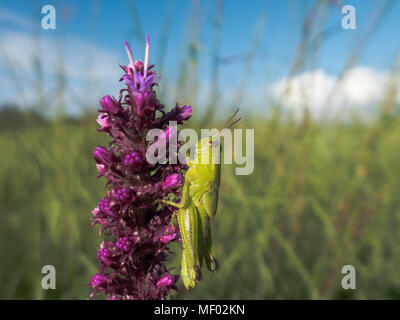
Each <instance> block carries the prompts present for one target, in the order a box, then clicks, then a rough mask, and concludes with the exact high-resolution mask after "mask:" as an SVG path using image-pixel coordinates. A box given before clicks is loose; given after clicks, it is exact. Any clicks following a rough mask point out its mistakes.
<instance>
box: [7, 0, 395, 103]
mask: <svg viewBox="0 0 400 320" xmlns="http://www.w3.org/2000/svg"><path fill="white" fill-rule="evenodd" d="M339 2H340V1H339ZM129 3H130V2H129V1H122V0H121V1H111V0H103V1H78V0H69V1H61V0H57V1H49V0H47V1H24V0H19V1H8V0H0V34H3V35H4V34H11V33H12V32H18V33H19V34H26V35H27V36H33V35H34V34H35V32H36V33H37V32H39V33H40V36H41V37H42V39H55V38H60V37H61V38H65V39H70V46H71V47H74V41H77V43H78V40H79V41H80V42H82V43H87V44H90V46H92V47H93V48H95V49H94V50H95V51H96V52H107V56H108V57H113V58H110V59H104V61H107V62H109V63H110V64H113V63H114V65H117V63H118V62H121V63H127V58H126V56H125V52H124V49H123V46H122V42H123V40H128V41H129V42H130V43H131V46H132V48H133V51H134V56H135V57H136V58H142V57H143V52H144V50H143V45H144V39H143V38H144V33H147V34H149V35H150V39H151V62H153V63H156V62H158V60H159V51H160V36H161V34H162V32H163V30H164V29H165V23H164V21H165V19H166V17H167V16H168V12H171V16H170V17H171V21H172V23H171V25H170V30H169V35H168V41H167V46H166V55H165V58H164V61H165V68H164V69H163V72H164V76H167V77H168V78H170V79H172V78H174V77H176V76H177V74H176V70H177V66H178V65H179V61H180V59H181V58H182V56H184V52H182V48H184V45H183V44H184V43H185V41H186V40H187V39H188V37H189V36H190V29H189V27H188V26H189V25H190V23H191V22H193V21H195V20H196V18H195V17H194V16H193V14H191V13H192V12H193V6H196V5H197V6H198V8H199V10H197V11H196V12H197V15H198V17H199V23H198V39H199V43H200V51H199V77H200V79H201V83H204V84H205V85H207V82H208V80H209V78H210V73H209V70H210V61H211V50H212V43H213V36H214V27H213V23H212V22H213V17H214V14H215V7H216V2H215V0H203V1H199V2H198V3H197V2H196V1H187V0H175V1H173V0H165V1H164V0H154V1H144V0H139V1H135V2H134V6H135V8H136V12H137V17H138V19H137V20H134V16H133V15H132V12H131V6H130V4H129ZM196 3H197V4H196ZM341 3H342V5H344V4H351V5H354V6H355V8H356V14H357V29H356V30H344V29H342V28H341V19H342V17H343V15H342V14H341V13H340V7H341V5H338V6H336V7H335V6H333V5H332V6H329V7H328V10H327V14H326V19H325V21H324V22H323V23H322V24H320V25H312V27H311V33H312V34H314V35H315V34H317V33H318V32H320V31H321V30H322V29H324V28H329V29H330V30H333V35H332V36H331V37H329V38H327V39H325V40H324V41H323V44H322V46H321V51H320V52H319V54H318V59H317V60H315V62H314V63H310V64H309V65H307V66H306V67H305V68H303V69H301V70H300V71H301V72H307V71H310V70H313V69H321V70H323V71H324V72H325V73H326V74H327V75H330V76H337V75H338V74H339V73H340V71H341V70H342V69H343V67H344V65H345V62H346V61H347V60H346V59H347V57H348V56H349V53H350V52H351V51H352V50H353V49H354V47H355V46H356V45H357V44H359V43H360V41H361V39H363V36H364V35H365V33H366V32H367V31H368V28H370V24H371V21H373V17H374V14H376V12H377V10H378V8H380V7H381V6H382V4H383V3H384V1H374V0H356V1H342V2H341ZM46 4H53V5H54V6H55V8H56V10H57V29H56V30H47V31H45V30H41V29H40V28H37V27H36V25H40V20H41V17H42V15H41V13H40V10H41V7H42V6H43V5H46ZM313 4H314V1H301V0H298V1H293V0H291V1H275V0H270V1H262V0H252V1H247V2H244V1H240V0H225V1H224V6H223V15H222V32H221V47H220V54H219V56H220V57H221V58H223V59H225V58H229V57H239V58H238V59H236V60H233V61H235V62H232V63H230V64H221V65H220V67H219V71H220V79H219V83H220V88H221V90H225V89H227V90H228V88H232V87H237V86H240V84H241V81H242V78H243V77H248V80H247V81H248V82H249V83H248V87H253V88H254V87H255V86H257V85H260V83H263V84H268V83H273V82H274V81H278V80H279V79H281V78H284V77H286V76H287V75H288V72H289V68H290V65H291V63H292V61H293V59H294V56H295V53H296V51H297V50H298V48H299V44H300V40H301V34H302V24H303V20H304V17H305V16H306V15H307V13H308V12H309V10H310V9H311V8H312V6H313ZM263 15H265V17H266V24H265V29H263V33H262V37H261V39H260V44H259V47H258V50H257V53H256V55H255V58H254V63H253V66H252V69H251V70H249V73H250V74H248V75H246V70H245V67H246V66H247V64H246V60H245V59H241V58H240V57H246V55H247V54H248V53H249V52H250V50H251V44H252V38H253V34H254V29H255V27H256V25H257V21H259V20H260V19H261V17H262V16H263ZM7 17H8V18H7ZM10 17H12V19H11V18H10ZM14 17H18V19H14ZM13 19H14V20H13ZM24 20H26V21H28V22H29V23H26V24H24V23H22V22H23V21H24ZM377 26H378V27H377V28H375V29H373V33H372V36H371V37H369V38H368V39H369V40H368V41H367V42H366V45H365V47H364V48H363V50H362V54H361V55H360V57H359V59H358V60H357V62H356V66H362V67H368V68H371V69H373V70H378V71H388V70H390V69H391V68H392V66H393V62H394V59H395V56H396V54H398V51H399V49H400V40H399V38H398V36H397V34H398V30H400V3H399V1H394V5H393V6H391V8H390V12H388V13H387V14H386V15H385V16H384V19H383V20H382V21H380V23H379V24H378V25H377ZM140 34H143V37H140ZM1 40H2V39H1V38H0V41H1ZM3 41H4V39H3ZM0 45H1V42H0ZM2 45H3V46H4V45H5V46H7V43H3V44H2ZM76 48H77V50H78V51H79V49H78V48H79V46H78V45H77V46H76ZM96 52H95V53H94V54H96ZM47 54H49V53H47ZM54 54H55V53H54ZM69 54H72V55H81V54H83V52H74V50H73V49H71V50H70V51H67V53H66V55H69ZM92 54H93V53H92ZM0 59H1V56H0ZM93 61H94V60H93ZM93 63H94V62H93ZM114 67H115V66H114ZM114 67H113V68H114ZM5 68H6V67H4V65H3V67H2V66H1V64H0V76H1V72H3V73H4V72H5V71H6V70H5ZM115 68H116V69H115V70H118V69H117V67H115ZM162 76H163V74H162ZM113 90H115V88H114V89H113ZM2 91H4V90H2ZM2 91H1V86H0V94H2ZM255 91H256V90H255ZM0 100H1V99H0Z"/></svg>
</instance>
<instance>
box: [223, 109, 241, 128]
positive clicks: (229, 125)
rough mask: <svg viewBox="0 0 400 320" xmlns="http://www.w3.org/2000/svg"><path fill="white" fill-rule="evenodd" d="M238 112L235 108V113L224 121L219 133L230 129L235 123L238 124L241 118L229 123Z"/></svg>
mask: <svg viewBox="0 0 400 320" xmlns="http://www.w3.org/2000/svg"><path fill="white" fill-rule="evenodd" d="M238 112H239V108H237V109H236V111H235V112H234V113H233V114H232V115H231V116H230V117H229V119H228V120H226V121H225V123H224V124H223V126H222V128H220V129H219V130H220V131H221V130H222V129H225V128H227V129H229V128H230V127H232V126H234V125H235V124H236V123H238V122H239V121H240V120H241V119H242V118H239V119H236V120H235V121H233V122H231V121H232V120H233V119H234V118H235V116H236V115H237V114H238ZM230 122H231V123H230ZM229 123H230V124H229Z"/></svg>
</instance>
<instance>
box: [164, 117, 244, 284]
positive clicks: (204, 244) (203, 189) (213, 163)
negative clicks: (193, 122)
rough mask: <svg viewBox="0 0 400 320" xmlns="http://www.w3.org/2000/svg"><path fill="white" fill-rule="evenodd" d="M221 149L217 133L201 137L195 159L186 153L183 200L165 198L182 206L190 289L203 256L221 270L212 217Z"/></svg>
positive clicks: (180, 218)
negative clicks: (214, 243) (212, 231)
mask: <svg viewBox="0 0 400 320" xmlns="http://www.w3.org/2000/svg"><path fill="white" fill-rule="evenodd" d="M238 111H239V109H237V110H236V112H235V113H234V114H233V115H232V116H231V117H230V118H229V119H228V120H227V121H226V122H225V124H224V126H223V127H224V128H230V127H231V126H233V125H234V124H236V123H237V122H238V121H239V120H240V118H239V119H237V120H235V121H233V122H232V123H231V124H230V125H229V126H227V124H228V123H229V122H230V121H231V120H232V119H233V118H234V117H235V115H236V114H237V113H238ZM221 150H222V148H221V145H220V143H219V141H218V139H217V137H215V136H210V137H207V138H203V139H201V140H200V141H199V142H198V143H197V144H196V146H195V157H194V159H193V160H190V159H189V157H188V156H187V157H186V162H187V165H188V167H189V169H188V170H187V172H186V175H185V181H184V184H183V188H182V198H181V202H180V203H175V202H172V201H168V200H162V202H163V203H165V204H168V205H171V206H173V207H176V208H178V209H179V210H178V211H177V212H175V214H174V216H175V215H177V220H178V224H179V229H180V233H181V238H182V245H183V250H182V262H181V278H182V281H183V284H184V286H185V287H186V289H189V287H192V288H194V287H195V286H196V284H197V283H198V282H199V280H200V279H201V266H202V263H203V259H204V260H205V262H206V265H207V268H208V269H209V270H210V271H212V272H216V271H217V270H218V262H217V259H216V258H215V251H214V248H213V243H212V235H211V223H210V222H211V221H210V219H211V218H212V217H214V216H215V214H216V212H217V206H218V188H219V185H220V179H221V164H220V161H217V157H220V155H221ZM203 159H204V160H208V161H203ZM205 162H206V164H205Z"/></svg>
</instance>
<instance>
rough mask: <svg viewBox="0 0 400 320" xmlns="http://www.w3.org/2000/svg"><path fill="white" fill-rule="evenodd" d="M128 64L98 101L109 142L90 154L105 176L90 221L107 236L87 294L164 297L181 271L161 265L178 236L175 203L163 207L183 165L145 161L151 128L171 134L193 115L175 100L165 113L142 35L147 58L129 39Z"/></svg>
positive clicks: (176, 189) (178, 183)
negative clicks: (114, 88) (111, 91)
mask: <svg viewBox="0 0 400 320" xmlns="http://www.w3.org/2000/svg"><path fill="white" fill-rule="evenodd" d="M124 44H125V49H126V52H127V55H128V59H129V64H128V66H121V68H122V69H123V71H124V72H125V73H124V75H123V76H122V77H121V79H120V81H123V82H124V83H125V85H126V87H125V88H124V89H122V90H121V91H120V95H119V98H118V99H115V98H114V97H111V96H109V95H106V96H104V97H103V98H101V99H100V105H101V109H100V110H99V116H98V118H97V122H98V124H99V126H100V128H99V129H98V131H100V132H105V133H106V134H108V135H109V136H110V138H111V141H110V143H109V146H108V147H103V146H98V147H97V148H95V149H94V151H93V155H94V160H95V162H96V167H97V170H98V177H105V178H106V180H107V183H106V190H107V191H106V195H105V197H104V198H103V199H101V200H100V202H99V204H98V206H97V207H96V208H95V209H93V211H92V213H93V216H92V219H93V224H99V225H100V234H101V235H102V236H103V237H104V241H103V242H102V243H101V245H100V247H99V249H98V253H97V259H98V261H99V270H98V272H97V273H96V274H95V275H93V277H92V280H91V283H90V284H91V287H92V292H91V294H90V297H91V298H92V297H93V296H94V295H95V294H96V293H97V292H103V293H104V294H105V295H106V296H107V297H108V299H166V298H167V297H168V296H169V295H170V294H171V293H172V292H173V290H176V285H175V284H176V281H177V279H178V276H176V275H172V274H171V273H170V270H168V268H167V266H166V261H167V257H168V255H169V254H170V253H171V252H170V250H169V249H168V244H169V243H170V242H171V241H179V240H180V237H179V233H178V230H177V229H176V228H175V227H173V226H172V225H171V217H172V214H173V212H174V209H173V208H170V207H168V206H164V205H160V201H159V200H161V199H162V198H164V197H166V196H168V195H169V194H171V193H172V194H174V195H175V197H176V198H177V199H179V198H180V188H179V187H180V186H181V185H182V182H183V170H184V169H185V165H183V164H179V163H178V164H169V163H167V164H158V163H156V164H149V163H148V162H147V161H146V151H147V148H148V147H149V146H150V144H149V142H148V141H146V139H145V138H146V134H147V132H148V131H149V130H151V129H155V128H158V129H161V130H164V131H165V132H169V130H170V129H169V128H168V122H169V121H176V122H177V123H179V124H183V122H184V121H186V120H188V119H189V118H190V116H191V112H192V109H191V107H190V106H187V105H185V106H178V105H177V106H176V107H175V108H173V109H172V110H171V111H169V112H166V111H165V106H164V105H163V104H161V103H160V101H159V100H158V99H157V95H156V92H155V91H154V87H155V86H156V85H157V83H156V81H157V79H158V78H159V77H157V75H156V72H155V71H153V70H152V69H153V67H154V66H153V65H149V52H150V42H149V38H148V36H147V41H146V49H145V60H144V63H142V62H141V61H140V60H136V61H135V60H134V59H133V55H132V51H131V49H130V47H129V45H128V43H127V42H125V43H124Z"/></svg>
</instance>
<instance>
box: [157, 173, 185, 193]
mask: <svg viewBox="0 0 400 320" xmlns="http://www.w3.org/2000/svg"><path fill="white" fill-rule="evenodd" d="M181 185H182V179H181V176H180V175H179V174H178V173H174V174H171V175H169V176H168V177H166V178H165V180H164V181H163V182H162V183H161V188H162V189H163V190H164V191H165V190H172V189H175V188H178V187H180V186H181Z"/></svg>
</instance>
